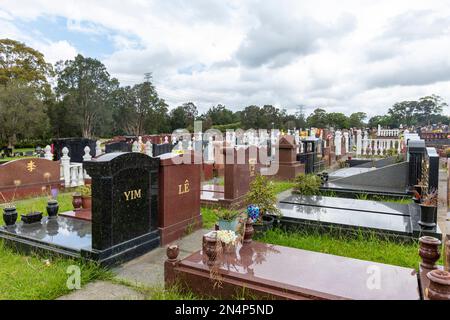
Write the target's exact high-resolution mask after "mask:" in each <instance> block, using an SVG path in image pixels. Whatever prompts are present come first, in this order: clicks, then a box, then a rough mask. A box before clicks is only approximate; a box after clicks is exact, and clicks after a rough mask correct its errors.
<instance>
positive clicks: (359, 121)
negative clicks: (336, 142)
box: [348, 112, 367, 128]
mask: <svg viewBox="0 0 450 320" xmlns="http://www.w3.org/2000/svg"><path fill="white" fill-rule="evenodd" d="M366 118H367V114H366V113H365V112H355V113H352V114H351V115H350V117H348V125H349V127H350V128H362V127H363V126H364V120H365V119H366Z"/></svg>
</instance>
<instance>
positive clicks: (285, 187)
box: [272, 181, 295, 194]
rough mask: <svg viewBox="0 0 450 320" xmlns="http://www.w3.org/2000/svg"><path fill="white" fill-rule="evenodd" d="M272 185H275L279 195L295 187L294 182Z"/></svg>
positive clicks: (277, 182)
mask: <svg viewBox="0 0 450 320" xmlns="http://www.w3.org/2000/svg"><path fill="white" fill-rule="evenodd" d="M272 183H273V184H274V185H275V192H276V193H277V194H278V193H281V192H283V191H286V190H289V189H292V188H293V187H294V185H295V183H294V182H292V181H272Z"/></svg>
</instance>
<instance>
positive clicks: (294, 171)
mask: <svg viewBox="0 0 450 320" xmlns="http://www.w3.org/2000/svg"><path fill="white" fill-rule="evenodd" d="M301 173H305V165H304V164H301V163H300V162H298V161H297V145H296V144H295V140H294V136H283V137H282V138H281V139H280V141H279V144H278V172H277V174H276V175H275V178H276V179H280V180H292V179H295V177H297V176H298V175H299V174H301Z"/></svg>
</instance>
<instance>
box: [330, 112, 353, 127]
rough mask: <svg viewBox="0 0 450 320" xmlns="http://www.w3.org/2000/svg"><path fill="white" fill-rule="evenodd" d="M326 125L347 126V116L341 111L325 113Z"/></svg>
mask: <svg viewBox="0 0 450 320" xmlns="http://www.w3.org/2000/svg"><path fill="white" fill-rule="evenodd" d="M326 121H327V125H328V126H329V127H333V128H336V129H345V128H348V118H347V117H346V115H345V114H343V113H341V112H331V113H328V114H327V115H326Z"/></svg>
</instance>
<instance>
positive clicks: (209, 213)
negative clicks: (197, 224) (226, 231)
mask: <svg viewBox="0 0 450 320" xmlns="http://www.w3.org/2000/svg"><path fill="white" fill-rule="evenodd" d="M201 213H202V219H203V228H206V229H212V228H214V225H215V224H216V222H217V217H216V215H215V214H214V208H210V207H202V208H201Z"/></svg>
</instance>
